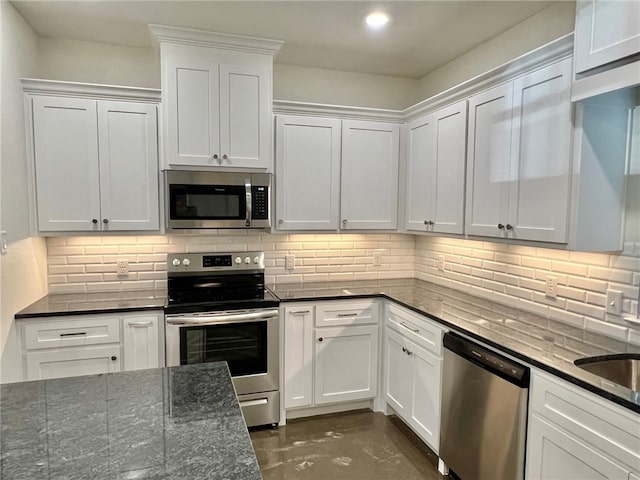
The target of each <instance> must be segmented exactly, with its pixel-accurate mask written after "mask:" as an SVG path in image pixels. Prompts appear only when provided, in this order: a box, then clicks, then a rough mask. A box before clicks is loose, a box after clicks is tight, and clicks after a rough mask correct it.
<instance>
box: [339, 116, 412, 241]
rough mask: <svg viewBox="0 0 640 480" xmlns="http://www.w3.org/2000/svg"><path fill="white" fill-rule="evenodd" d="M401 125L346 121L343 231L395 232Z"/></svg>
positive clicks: (343, 166) (343, 146) (343, 152)
mask: <svg viewBox="0 0 640 480" xmlns="http://www.w3.org/2000/svg"><path fill="white" fill-rule="evenodd" d="M399 150H400V126H399V125H398V124H394V123H384V122H369V121H355V120H344V121H343V122H342V184H341V196H340V197H341V220H342V224H341V228H342V229H345V230H363V229H364V230H395V228H396V226H397V210H398V158H399Z"/></svg>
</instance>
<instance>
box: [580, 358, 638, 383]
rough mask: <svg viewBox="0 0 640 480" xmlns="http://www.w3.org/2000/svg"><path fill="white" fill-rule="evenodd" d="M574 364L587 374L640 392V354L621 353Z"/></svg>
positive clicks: (582, 360)
mask: <svg viewBox="0 0 640 480" xmlns="http://www.w3.org/2000/svg"><path fill="white" fill-rule="evenodd" d="M573 363H574V364H575V365H576V366H578V367H580V368H582V369H583V370H586V371H587V372H591V373H593V374H594V375H598V376H599V377H602V378H605V379H607V380H609V381H611V382H613V383H617V384H618V385H622V386H623V387H627V388H630V389H631V390H634V391H636V392H640V354H637V353H621V354H618V355H604V356H600V357H590V358H580V359H578V360H576V361H575V362H573Z"/></svg>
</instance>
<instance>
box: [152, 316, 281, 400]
mask: <svg viewBox="0 0 640 480" xmlns="http://www.w3.org/2000/svg"><path fill="white" fill-rule="evenodd" d="M165 322H166V342H167V345H166V347H167V349H166V352H167V366H175V365H188V364H192V363H203V362H217V361H226V362H227V364H228V365H229V370H230V372H231V376H232V378H233V383H234V385H235V387H236V392H237V393H238V394H239V395H242V394H249V393H258V392H268V391H272V390H278V310H277V309H256V310H242V311H229V312H215V313H211V312H210V313H198V314H176V315H167V316H166V317H165Z"/></svg>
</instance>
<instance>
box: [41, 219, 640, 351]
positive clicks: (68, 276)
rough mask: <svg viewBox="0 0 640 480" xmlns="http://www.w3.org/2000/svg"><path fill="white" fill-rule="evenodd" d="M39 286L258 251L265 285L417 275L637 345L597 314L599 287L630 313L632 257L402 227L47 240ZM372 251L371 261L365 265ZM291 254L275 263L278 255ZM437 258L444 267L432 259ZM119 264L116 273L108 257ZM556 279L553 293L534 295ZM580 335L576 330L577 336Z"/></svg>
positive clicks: (146, 282)
mask: <svg viewBox="0 0 640 480" xmlns="http://www.w3.org/2000/svg"><path fill="white" fill-rule="evenodd" d="M47 248H48V258H47V264H48V265H49V291H50V292H51V293H81V292H99V291H114V290H144V289H153V288H166V256H167V253H187V252H209V251H210V252H229V251H252V250H262V251H264V252H265V266H266V274H265V277H266V280H267V282H278V283H293V282H317V281H330V280H354V281H355V280H375V279H385V278H402V277H417V278H421V279H423V280H426V281H430V282H433V283H436V284H439V285H443V286H445V287H450V288H454V289H458V290H461V291H464V292H467V293H470V294H472V295H476V296H479V297H482V298H487V299H491V300H493V301H496V302H499V303H502V304H505V305H509V306H513V307H518V308H520V309H523V310H526V311H530V312H533V313H537V314H539V315H543V316H545V317H548V318H551V319H555V320H558V321H560V322H563V323H565V324H567V325H571V326H573V327H578V328H584V329H585V330H587V331H588V330H593V331H597V332H600V333H604V334H605V335H609V336H611V337H614V338H617V339H622V338H623V336H624V340H625V341H628V342H635V343H637V344H640V326H635V325H632V324H628V325H627V324H624V323H622V321H621V320H620V319H619V318H617V317H611V316H607V315H605V301H606V297H605V294H606V291H607V289H615V290H620V291H622V292H623V296H624V298H623V311H624V312H625V313H633V314H635V311H636V310H635V309H636V308H637V307H636V304H637V302H636V299H637V298H638V283H640V258H637V257H623V256H619V255H607V254H592V253H581V252H568V251H564V250H555V249H548V248H538V247H528V246H519V245H509V244H506V243H492V242H482V241H472V240H464V239H458V238H440V237H431V236H414V235H405V234H355V233H353V234H351V233H349V234H345V233H336V234H289V235H286V234H285V235H272V234H268V233H262V232H255V231H242V232H225V231H222V230H220V231H217V232H212V233H211V234H207V235H197V234H194V235H151V236H138V237H136V236H105V237H100V236H96V237H53V238H48V239H47ZM374 253H379V254H380V258H381V265H379V266H378V265H374V264H373V257H374ZM290 254H291V255H294V256H295V257H296V261H295V268H294V269H292V270H287V269H286V268H285V256H286V255H290ZM440 255H443V256H444V257H445V271H440V270H438V269H437V259H438V257H439V256H440ZM120 259H126V260H128V261H129V271H130V273H129V275H128V276H126V277H122V276H118V275H117V274H116V271H115V266H116V262H117V260H120ZM547 276H551V277H555V278H556V279H557V281H558V298H557V299H550V298H548V297H546V296H545V295H544V290H545V283H544V282H545V279H546V277H547ZM585 335H586V334H585Z"/></svg>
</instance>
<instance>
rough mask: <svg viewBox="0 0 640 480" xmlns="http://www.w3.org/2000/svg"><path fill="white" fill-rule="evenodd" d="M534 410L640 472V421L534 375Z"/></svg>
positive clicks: (570, 387) (563, 384)
mask: <svg viewBox="0 0 640 480" xmlns="http://www.w3.org/2000/svg"><path fill="white" fill-rule="evenodd" d="M530 401H531V409H532V411H533V412H535V413H536V414H538V415H540V416H543V417H545V418H547V419H549V420H550V421H552V422H553V423H554V424H555V425H557V426H558V427H561V428H562V429H564V430H565V431H567V432H569V433H570V434H573V435H574V436H576V437H578V438H580V439H581V440H582V441H584V442H588V443H589V444H590V445H592V446H594V447H596V448H597V449H598V450H600V451H602V452H603V453H605V454H607V455H608V456H610V457H612V458H616V459H618V460H619V461H621V462H622V463H624V464H626V465H628V466H629V467H631V468H632V469H633V470H640V450H639V449H638V445H640V418H639V417H638V415H635V414H634V413H633V412H631V411H627V410H626V409H624V408H622V407H618V406H617V405H614V404H613V403H611V402H608V401H606V400H604V399H601V398H599V397H597V396H595V395H593V394H591V393H589V392H587V391H584V390H582V389H580V388H579V387H575V386H573V385H570V384H567V383H566V382H563V381H562V380H559V379H556V378H554V377H551V376H549V375H546V374H543V373H540V372H534V376H533V380H532V388H531V398H530Z"/></svg>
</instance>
